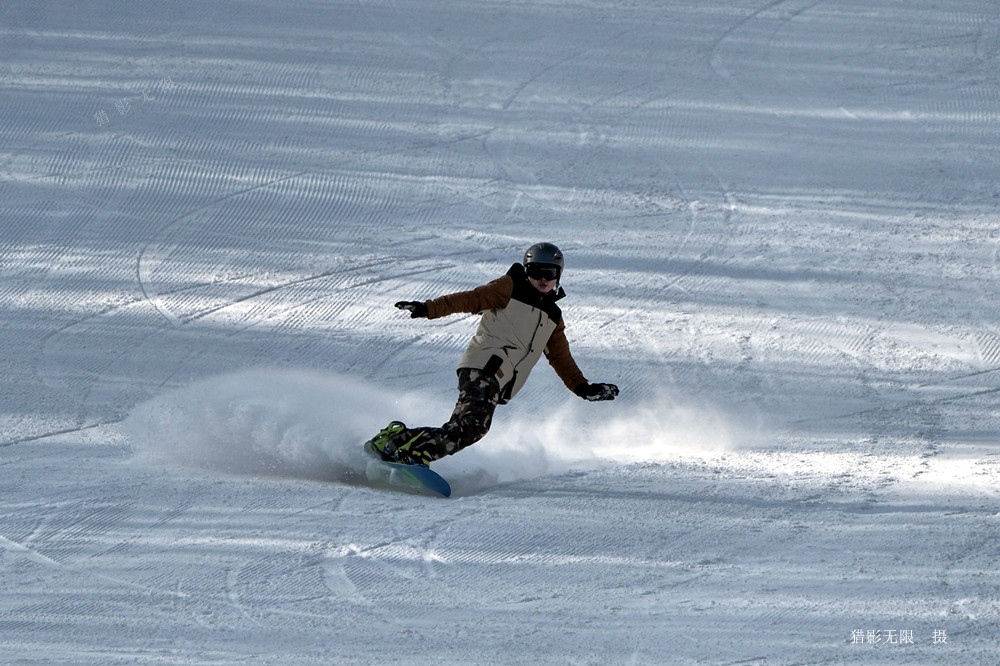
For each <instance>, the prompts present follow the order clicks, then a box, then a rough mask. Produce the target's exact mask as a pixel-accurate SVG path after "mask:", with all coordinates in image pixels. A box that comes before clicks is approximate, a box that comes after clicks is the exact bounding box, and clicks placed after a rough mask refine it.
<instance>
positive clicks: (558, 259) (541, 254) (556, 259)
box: [523, 243, 566, 273]
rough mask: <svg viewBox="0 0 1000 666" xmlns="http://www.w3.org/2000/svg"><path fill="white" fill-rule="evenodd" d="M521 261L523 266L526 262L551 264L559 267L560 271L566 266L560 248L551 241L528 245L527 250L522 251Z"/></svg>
mask: <svg viewBox="0 0 1000 666" xmlns="http://www.w3.org/2000/svg"><path fill="white" fill-rule="evenodd" d="M523 263H524V265H525V267H527V265H528V264H552V265H553V266H558V267H559V272H560V273H562V270H563V268H565V267H566V263H565V262H564V261H563V253H562V250H560V249H559V248H557V247H556V246H555V245H553V244H552V243H535V244H534V245H532V246H531V247H529V248H528V251H527V252H525V253H524V262H523Z"/></svg>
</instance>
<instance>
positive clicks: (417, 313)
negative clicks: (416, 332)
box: [396, 301, 427, 319]
mask: <svg viewBox="0 0 1000 666" xmlns="http://www.w3.org/2000/svg"><path fill="white" fill-rule="evenodd" d="M396 307H397V308H399V309H400V310H409V311H410V319H416V318H418V317H426V316H427V304H426V303H421V302H420V301H400V302H399V303H396Z"/></svg>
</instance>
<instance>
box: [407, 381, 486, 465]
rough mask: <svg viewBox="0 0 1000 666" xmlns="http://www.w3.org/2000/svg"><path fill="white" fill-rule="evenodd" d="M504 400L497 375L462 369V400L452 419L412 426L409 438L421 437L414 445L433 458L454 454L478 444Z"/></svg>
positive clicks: (456, 407) (460, 399)
mask: <svg viewBox="0 0 1000 666" xmlns="http://www.w3.org/2000/svg"><path fill="white" fill-rule="evenodd" d="M499 400H500V383H499V382H498V381H497V379H496V377H494V376H492V375H487V374H485V373H484V372H483V371H482V370H478V369H476V368H460V369H459V371H458V401H457V402H456V403H455V411H454V412H452V415H451V419H449V420H448V422H447V423H445V424H444V425H443V426H441V427H440V428H408V429H407V434H406V436H405V437H406V438H405V439H404V438H403V437H402V436H401V437H400V439H401V440H402V441H407V440H409V439H410V438H413V437H417V436H418V435H419V439H417V440H416V441H415V442H414V443H413V444H411V445H410V447H411V448H412V449H414V450H417V451H424V452H426V453H427V454H429V457H430V458H431V459H432V460H437V459H438V458H444V457H445V456H450V455H451V454H453V453H456V452H458V451H461V450H462V449H464V448H465V447H467V446H469V445H470V444H475V443H476V442H478V441H479V440H481V439H482V438H483V437H485V436H486V433H487V432H489V430H490V425H491V424H492V423H493V412H494V410H496V408H497V403H498V402H499Z"/></svg>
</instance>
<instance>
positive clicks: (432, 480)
mask: <svg viewBox="0 0 1000 666" xmlns="http://www.w3.org/2000/svg"><path fill="white" fill-rule="evenodd" d="M365 453H367V454H368V456H369V458H371V459H370V460H369V461H368V465H367V466H366V468H365V476H366V477H368V482H369V483H371V484H372V485H374V486H379V487H386V488H393V489H396V490H402V491H404V492H408V493H416V494H418V495H430V496H432V497H449V496H451V486H450V485H448V482H447V481H445V480H444V478H442V477H441V475H440V474H438V473H437V472H434V471H431V468H430V467H425V466H424V465H407V464H404V463H397V462H389V461H387V460H382V459H381V458H379V457H378V456H377V455H376V454H375V453H373V452H372V451H371V450H369V449H368V447H367V446H366V447H365Z"/></svg>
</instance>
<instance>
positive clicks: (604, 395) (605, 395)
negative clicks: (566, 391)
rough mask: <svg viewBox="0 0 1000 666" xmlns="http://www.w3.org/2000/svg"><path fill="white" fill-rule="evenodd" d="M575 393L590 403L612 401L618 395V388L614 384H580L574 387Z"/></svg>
mask: <svg viewBox="0 0 1000 666" xmlns="http://www.w3.org/2000/svg"><path fill="white" fill-rule="evenodd" d="M575 393H576V394H577V395H578V396H580V397H581V398H583V399H584V400H589V401H590V402H598V401H600V400H614V399H615V396H616V395H618V387H617V386H615V385H614V384H580V385H579V386H577V387H576V391H575Z"/></svg>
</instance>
